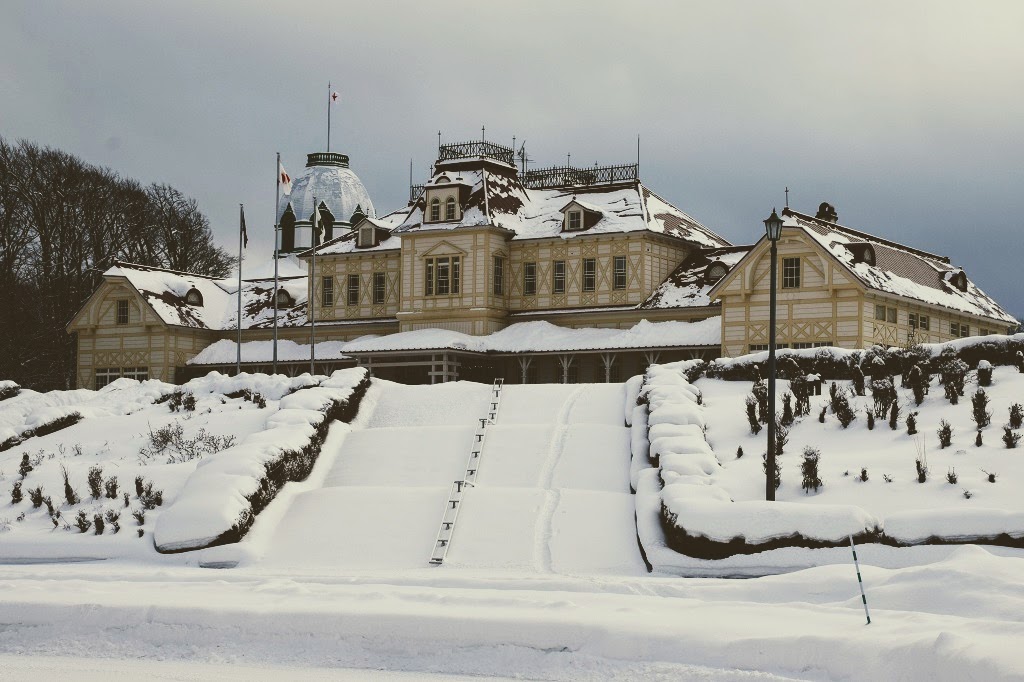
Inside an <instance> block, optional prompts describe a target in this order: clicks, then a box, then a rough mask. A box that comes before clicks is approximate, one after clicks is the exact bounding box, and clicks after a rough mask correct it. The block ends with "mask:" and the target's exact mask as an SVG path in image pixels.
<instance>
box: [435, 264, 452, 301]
mask: <svg viewBox="0 0 1024 682" xmlns="http://www.w3.org/2000/svg"><path fill="white" fill-rule="evenodd" d="M434 261H435V265H434V267H435V268H436V271H437V282H436V286H435V288H434V290H435V291H436V292H437V295H438V296H447V295H448V294H449V293H451V286H452V266H451V261H449V260H448V258H436V259H434Z"/></svg>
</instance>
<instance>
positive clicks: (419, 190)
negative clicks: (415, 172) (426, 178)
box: [409, 185, 423, 203]
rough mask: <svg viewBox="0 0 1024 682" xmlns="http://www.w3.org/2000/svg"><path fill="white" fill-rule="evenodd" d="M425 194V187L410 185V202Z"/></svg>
mask: <svg viewBox="0 0 1024 682" xmlns="http://www.w3.org/2000/svg"><path fill="white" fill-rule="evenodd" d="M421 194H423V185H409V202H410V203H412V202H413V201H416V200H417V199H419V198H420V195H421Z"/></svg>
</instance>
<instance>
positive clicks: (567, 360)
mask: <svg viewBox="0 0 1024 682" xmlns="http://www.w3.org/2000/svg"><path fill="white" fill-rule="evenodd" d="M573 357H575V356H572V355H569V354H568V353H563V354H562V355H559V356H558V362H559V364H561V365H562V383H563V384H567V383H569V366H570V365H572V360H573Z"/></svg>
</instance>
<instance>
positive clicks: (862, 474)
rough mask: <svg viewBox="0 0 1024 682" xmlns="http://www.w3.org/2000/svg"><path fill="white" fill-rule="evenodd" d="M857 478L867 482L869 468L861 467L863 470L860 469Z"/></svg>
mask: <svg viewBox="0 0 1024 682" xmlns="http://www.w3.org/2000/svg"><path fill="white" fill-rule="evenodd" d="M857 478H858V480H860V481H861V482H862V483H867V480H868V470H867V469H864V468H861V470H860V476H858V477H857Z"/></svg>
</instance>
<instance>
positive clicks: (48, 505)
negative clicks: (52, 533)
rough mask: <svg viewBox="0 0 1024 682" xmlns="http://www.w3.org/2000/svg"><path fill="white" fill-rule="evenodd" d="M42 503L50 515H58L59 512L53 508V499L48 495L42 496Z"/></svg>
mask: <svg viewBox="0 0 1024 682" xmlns="http://www.w3.org/2000/svg"><path fill="white" fill-rule="evenodd" d="M43 504H45V505H46V513H47V514H49V515H50V516H51V517H54V516H58V517H59V516H60V512H59V511H57V510H56V509H54V508H53V499H51V498H50V496H49V495H47V496H46V497H44V498H43Z"/></svg>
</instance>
